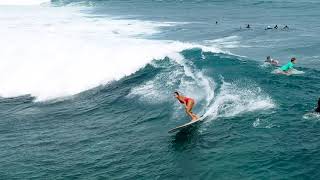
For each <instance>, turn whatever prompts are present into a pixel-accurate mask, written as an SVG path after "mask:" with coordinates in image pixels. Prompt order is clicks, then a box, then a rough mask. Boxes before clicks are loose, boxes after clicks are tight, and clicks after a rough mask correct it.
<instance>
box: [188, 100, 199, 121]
mask: <svg viewBox="0 0 320 180" xmlns="http://www.w3.org/2000/svg"><path fill="white" fill-rule="evenodd" d="M193 105H194V101H189V102H188V104H187V105H186V113H187V114H188V115H189V116H190V117H191V120H192V121H195V120H197V119H198V116H197V115H196V114H194V113H192V108H193Z"/></svg>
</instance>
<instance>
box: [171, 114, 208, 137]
mask: <svg viewBox="0 0 320 180" xmlns="http://www.w3.org/2000/svg"><path fill="white" fill-rule="evenodd" d="M202 121H203V118H202V117H200V118H199V119H198V120H196V121H191V122H188V123H186V124H183V125H181V126H178V127H176V128H173V129H171V130H170V131H169V132H168V133H172V132H175V131H178V130H181V129H184V128H187V127H190V126H192V125H195V124H198V123H200V122H202Z"/></svg>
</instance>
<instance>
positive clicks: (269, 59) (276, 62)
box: [264, 56, 279, 66]
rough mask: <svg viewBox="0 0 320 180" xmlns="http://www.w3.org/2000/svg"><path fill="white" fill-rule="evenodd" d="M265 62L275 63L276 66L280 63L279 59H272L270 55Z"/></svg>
mask: <svg viewBox="0 0 320 180" xmlns="http://www.w3.org/2000/svg"><path fill="white" fill-rule="evenodd" d="M264 62H267V63H270V64H272V65H275V66H277V65H278V64H279V61H277V60H275V59H271V57H270V56H267V59H266V60H265V61H264Z"/></svg>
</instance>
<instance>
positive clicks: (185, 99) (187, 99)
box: [179, 97, 192, 104]
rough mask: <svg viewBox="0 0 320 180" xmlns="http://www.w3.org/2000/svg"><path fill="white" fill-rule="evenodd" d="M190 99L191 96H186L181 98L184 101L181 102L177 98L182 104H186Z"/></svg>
mask: <svg viewBox="0 0 320 180" xmlns="http://www.w3.org/2000/svg"><path fill="white" fill-rule="evenodd" d="M190 100H192V99H191V98H188V97H185V98H184V99H183V101H184V102H183V101H180V100H179V101H180V103H181V104H184V103H186V104H188V103H189V101H190Z"/></svg>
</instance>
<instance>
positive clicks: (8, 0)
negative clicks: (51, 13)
mask: <svg viewBox="0 0 320 180" xmlns="http://www.w3.org/2000/svg"><path fill="white" fill-rule="evenodd" d="M49 2H51V0H1V1H0V6H1V5H15V6H16V5H23V6H24V5H40V4H43V3H49Z"/></svg>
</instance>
